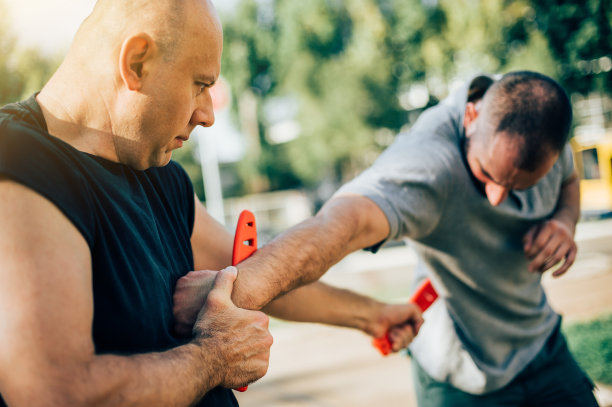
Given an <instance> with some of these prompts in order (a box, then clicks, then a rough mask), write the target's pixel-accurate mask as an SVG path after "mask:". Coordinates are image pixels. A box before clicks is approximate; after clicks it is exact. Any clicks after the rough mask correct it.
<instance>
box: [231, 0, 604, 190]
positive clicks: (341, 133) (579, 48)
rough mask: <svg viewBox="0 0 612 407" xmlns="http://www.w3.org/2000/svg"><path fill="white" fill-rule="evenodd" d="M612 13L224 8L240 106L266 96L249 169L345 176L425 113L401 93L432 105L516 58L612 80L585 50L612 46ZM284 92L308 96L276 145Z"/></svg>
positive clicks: (510, 7) (434, 7) (570, 6)
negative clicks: (291, 134) (286, 137)
mask: <svg viewBox="0 0 612 407" xmlns="http://www.w3.org/2000/svg"><path fill="white" fill-rule="evenodd" d="M610 16H611V14H610V0H588V1H587V2H586V5H585V2H583V1H579V0H570V1H566V0H533V1H529V0H514V1H509V0H491V1H489V0H344V1H340V0H310V1H308V2H296V1H291V0H259V1H256V0H243V1H242V2H240V3H239V6H238V7H237V9H236V11H235V12H233V13H231V14H228V15H226V16H223V20H224V21H223V22H224V30H225V52H224V60H223V72H224V75H225V76H226V77H227V78H228V80H229V82H230V83H231V84H232V86H233V92H234V94H235V95H234V96H235V97H234V100H236V101H237V104H236V106H235V108H236V112H237V117H240V116H241V114H242V112H241V107H240V100H241V97H242V95H244V94H249V95H254V97H255V100H256V101H257V103H256V106H257V107H256V115H257V125H256V126H253V127H255V129H254V130H255V134H256V136H257V140H256V141H257V143H259V144H260V146H261V148H256V149H254V150H253V151H255V152H256V154H254V155H253V156H251V157H248V158H247V159H246V160H245V161H244V162H243V163H242V164H240V165H241V169H239V170H238V172H239V173H240V174H242V176H243V178H248V177H259V178H264V179H265V180H266V182H264V183H258V184H257V185H260V186H261V185H263V186H266V187H268V188H272V189H280V188H288V187H296V186H306V187H312V186H315V185H318V184H320V183H322V182H325V181H327V182H331V183H338V182H341V181H343V180H344V179H345V178H347V177H351V176H353V175H354V174H355V173H356V172H357V171H358V170H360V169H362V168H363V167H365V166H366V165H368V164H370V163H371V161H372V160H373V158H374V157H376V156H377V155H378V153H379V152H380V150H381V149H382V148H384V147H385V146H386V145H387V144H388V143H389V141H390V140H392V137H389V134H393V133H395V132H397V131H399V130H400V129H401V128H402V127H403V126H405V125H406V124H409V123H410V122H411V120H413V119H414V117H416V114H414V113H415V112H414V111H415V110H416V112H417V113H418V111H419V109H415V106H410V105H409V104H408V105H406V103H401V101H402V100H403V98H404V100H405V99H406V98H405V97H406V95H408V94H409V92H410V90H411V89H412V88H413V87H414V86H415V85H420V86H421V87H422V88H425V89H427V91H428V92H427V93H428V95H429V96H428V97H429V100H428V101H427V100H426V106H428V105H431V104H434V103H436V102H437V101H438V100H439V99H440V98H442V97H444V96H446V94H447V93H448V92H449V88H451V87H452V85H453V83H454V82H455V81H457V80H465V79H467V78H469V77H470V76H471V75H474V74H477V73H480V72H492V73H498V72H504V71H508V70H514V69H531V70H537V71H540V72H544V73H546V74H549V75H551V76H553V77H555V78H557V79H559V80H561V81H562V82H563V83H564V85H566V87H567V88H568V90H569V91H570V92H583V93H584V92H589V91H593V90H605V91H609V87H610V86H612V81H610V77H609V75H610V74H609V72H607V73H606V72H602V71H601V70H600V71H599V73H595V71H592V72H591V73H590V74H589V75H585V71H584V69H582V70H581V66H582V67H583V68H584V62H581V61H591V60H597V61H600V60H599V59H597V58H601V57H604V56H609V55H610V47H611V46H612V45H611V44H612V42H611V40H612V38H610V35H611V34H610V31H611V30H610V22H611V21H612V19H611V17H610ZM589 63H591V62H589ZM279 100H280V101H281V102H282V101H290V102H291V103H293V104H295V105H296V106H297V107H298V108H297V109H296V111H295V113H294V114H293V115H292V117H290V119H291V120H293V121H295V122H297V123H298V124H299V137H297V138H296V139H294V140H292V141H289V142H286V143H281V144H275V143H274V142H272V141H271V139H270V137H269V136H270V133H271V128H272V127H273V126H274V124H275V120H276V119H275V118H274V117H273V116H274V115H270V114H269V112H268V110H269V109H267V106H269V105H274V104H276V105H278V103H275V101H276V102H278V101H279ZM281 104H282V103H281ZM418 107H419V108H420V107H422V106H418ZM271 116H272V117H271ZM285 119H286V118H285ZM249 185H253V184H249V182H248V181H246V182H245V183H244V186H245V188H246V190H245V191H244V192H254V190H256V189H257V188H250V187H249Z"/></svg>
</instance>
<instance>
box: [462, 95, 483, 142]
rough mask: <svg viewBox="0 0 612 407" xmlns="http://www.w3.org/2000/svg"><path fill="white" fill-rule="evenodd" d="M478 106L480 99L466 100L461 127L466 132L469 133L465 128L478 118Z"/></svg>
mask: <svg viewBox="0 0 612 407" xmlns="http://www.w3.org/2000/svg"><path fill="white" fill-rule="evenodd" d="M479 108H480V101H477V102H468V103H467V104H466V105H465V115H464V116H463V128H465V130H466V134H467V133H469V132H468V131H467V130H468V129H469V128H470V126H471V125H472V124H474V122H475V121H476V119H477V118H478V110H479Z"/></svg>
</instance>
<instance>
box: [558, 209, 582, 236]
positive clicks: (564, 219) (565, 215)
mask: <svg viewBox="0 0 612 407" xmlns="http://www.w3.org/2000/svg"><path fill="white" fill-rule="evenodd" d="M569 212H570V211H564V210H559V211H557V212H556V213H555V214H554V215H553V217H552V219H554V220H556V221H557V222H560V223H561V224H563V225H564V226H565V227H566V228H567V229H568V230H569V232H570V234H571V235H572V236H574V234H575V233H576V224H577V223H578V219H577V217H576V216H573V215H572V214H571V213H569Z"/></svg>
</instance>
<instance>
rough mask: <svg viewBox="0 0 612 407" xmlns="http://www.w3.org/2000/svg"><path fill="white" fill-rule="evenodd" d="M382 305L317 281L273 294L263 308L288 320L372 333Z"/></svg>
mask: <svg viewBox="0 0 612 407" xmlns="http://www.w3.org/2000/svg"><path fill="white" fill-rule="evenodd" d="M384 306H385V304H383V303H381V302H379V301H376V300H374V299H372V298H368V297H365V296H363V295H360V294H357V293H354V292H352V291H348V290H344V289H340V288H336V287H332V286H329V285H327V284H324V283H321V282H318V281H317V282H314V283H311V284H308V285H305V286H304V287H300V288H297V289H295V290H293V291H291V292H288V293H287V294H285V295H283V296H281V297H279V298H277V299H276V300H274V301H272V302H271V303H269V304H268V305H267V306H266V307H265V308H264V311H265V312H266V313H267V314H269V315H272V316H274V317H276V318H281V319H285V320H289V321H297V322H318V323H323V324H329V325H336V326H344V327H347V328H355V329H359V330H361V331H364V332H366V333H368V334H370V335H375V334H377V332H374V327H373V322H375V321H376V316H377V315H380V313H381V309H382V308H383V307H384Z"/></svg>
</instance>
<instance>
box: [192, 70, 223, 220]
mask: <svg viewBox="0 0 612 407" xmlns="http://www.w3.org/2000/svg"><path fill="white" fill-rule="evenodd" d="M210 97H211V99H212V104H213V109H214V111H215V115H216V116H217V118H219V116H220V115H218V113H219V112H220V111H222V110H224V109H227V108H228V106H229V102H230V92H229V88H228V85H227V83H226V82H225V80H224V79H223V78H221V77H220V78H219V79H218V80H217V83H216V84H215V86H213V87H212V88H211V89H210ZM218 128H219V125H218V124H217V127H216V128H215V127H214V126H213V127H211V128H209V129H204V128H202V127H197V128H196V131H197V132H198V135H199V136H198V147H199V149H200V163H201V166H202V180H203V181H204V193H205V194H206V210H207V211H208V213H209V214H210V216H212V217H213V218H214V219H216V220H217V221H218V222H219V223H221V224H222V225H225V211H224V209H223V189H222V187H221V176H220V174H219V155H218V152H217V143H216V137H215V134H216V133H218V132H217V131H215V130H216V129H218ZM217 136H218V135H217Z"/></svg>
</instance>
